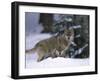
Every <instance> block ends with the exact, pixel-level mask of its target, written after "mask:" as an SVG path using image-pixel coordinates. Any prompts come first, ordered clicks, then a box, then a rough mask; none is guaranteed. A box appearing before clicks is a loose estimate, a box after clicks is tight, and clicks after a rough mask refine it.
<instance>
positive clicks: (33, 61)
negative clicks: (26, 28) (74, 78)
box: [25, 33, 89, 69]
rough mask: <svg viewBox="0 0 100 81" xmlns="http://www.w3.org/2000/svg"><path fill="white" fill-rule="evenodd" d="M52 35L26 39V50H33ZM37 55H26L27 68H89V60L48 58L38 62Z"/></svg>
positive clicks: (32, 35) (39, 35)
mask: <svg viewBox="0 0 100 81" xmlns="http://www.w3.org/2000/svg"><path fill="white" fill-rule="evenodd" d="M51 36H52V35H50V34H42V33H40V34H31V35H30V36H27V37H26V49H31V48H33V47H34V46H35V44H36V43H37V42H39V41H41V40H43V39H47V38H50V37H51ZM37 58H38V56H37V53H36V52H33V53H26V64H25V65H26V68H29V69H30V68H54V67H57V68H58V67H59V68H60V67H73V66H87V65H89V59H73V58H63V57H57V58H51V57H49V58H47V59H45V60H43V61H41V62H37Z"/></svg>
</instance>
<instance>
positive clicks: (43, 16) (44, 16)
mask: <svg viewBox="0 0 100 81" xmlns="http://www.w3.org/2000/svg"><path fill="white" fill-rule="evenodd" d="M39 23H41V24H42V25H43V27H44V30H43V32H52V25H53V14H48V13H40V20H39Z"/></svg>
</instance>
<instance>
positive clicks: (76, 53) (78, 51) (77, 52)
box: [71, 44, 88, 58]
mask: <svg viewBox="0 0 100 81" xmlns="http://www.w3.org/2000/svg"><path fill="white" fill-rule="evenodd" d="M87 46H88V44H85V45H84V46H83V47H82V48H80V49H78V50H76V51H75V53H74V55H72V56H71V57H72V58H74V57H75V56H76V55H80V54H81V53H82V52H83V50H84V49H85V48H86V47H87Z"/></svg>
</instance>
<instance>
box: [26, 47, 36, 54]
mask: <svg viewBox="0 0 100 81" xmlns="http://www.w3.org/2000/svg"><path fill="white" fill-rule="evenodd" d="M35 51H36V48H32V49H28V50H25V53H32V52H35Z"/></svg>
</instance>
